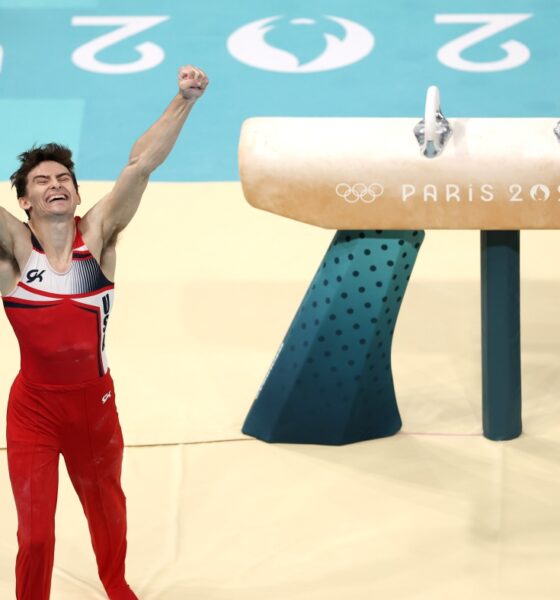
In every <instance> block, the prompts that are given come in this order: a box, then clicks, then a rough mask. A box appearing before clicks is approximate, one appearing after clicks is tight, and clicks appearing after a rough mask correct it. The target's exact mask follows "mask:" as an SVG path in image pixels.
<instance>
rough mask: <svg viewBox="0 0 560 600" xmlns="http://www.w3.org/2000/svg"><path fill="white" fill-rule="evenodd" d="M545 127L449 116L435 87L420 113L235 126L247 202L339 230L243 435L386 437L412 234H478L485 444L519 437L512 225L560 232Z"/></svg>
mask: <svg viewBox="0 0 560 600" xmlns="http://www.w3.org/2000/svg"><path fill="white" fill-rule="evenodd" d="M555 125H556V122H555V120H553V119H513V118H511V119H510V118H507V119H505V118H504V119H481V118H473V119H467V118H457V119H449V121H447V119H445V117H444V116H443V115H442V113H441V109H440V106H439V92H438V90H437V88H434V87H432V88H430V89H429V90H428V95H427V100H426V110H425V115H424V120H422V121H420V123H418V122H417V120H415V119H408V118H406V119H405V118H403V119H401V118H391V119H385V118H252V119H248V120H247V121H245V123H244V124H243V127H242V130H241V137H240V144H239V168H240V176H241V184H242V187H243V193H244V195H245V198H246V199H247V201H248V202H249V203H250V204H251V205H252V206H254V207H256V208H260V209H263V210H267V211H270V212H272V213H275V214H278V215H282V216H284V217H288V218H291V219H296V220H298V221H302V222H304V223H308V224H310V225H315V226H319V227H324V228H328V229H336V230H338V231H337V233H336V234H335V236H334V239H333V241H332V243H331V245H330V246H329V248H328V250H327V252H326V254H325V256H324V259H323V260H322V262H321V264H320V266H319V268H318V270H317V273H316V274H315V276H314V278H313V280H312V282H311V285H310V287H309V289H308V291H307V293H306V294H305V296H304V298H303V300H302V302H301V305H300V307H299V309H298V311H297V313H296V315H295V317H294V319H293V322H292V324H291V326H290V328H289V330H288V332H287V333H286V336H285V338H284V340H283V342H282V344H281V346H280V349H279V350H278V352H277V355H276V357H275V359H274V361H273V364H272V366H271V367H270V370H269V372H268V374H267V376H266V379H265V381H264V383H263V384H262V387H261V389H260V390H259V392H258V395H257V397H256V399H255V401H254V403H253V405H252V407H251V409H250V411H249V414H248V415H247V418H246V420H245V423H244V426H243V432H244V433H246V434H248V435H251V436H254V437H256V438H259V439H262V440H265V441H268V442H287V443H312V444H330V445H340V444H347V443H351V442H357V441H362V440H368V439H374V438H380V437H385V436H389V435H393V434H395V433H396V432H398V431H399V429H400V427H401V419H400V415H399V410H398V407H397V402H396V398H395V392H394V386H393V377H392V372H391V342H392V337H393V332H394V329H395V325H396V320H397V316H398V312H399V308H400V305H401V302H402V299H403V296H404V292H405V290H406V287H407V283H408V280H409V279H410V275H411V272H412V268H413V266H414V262H415V259H416V256H417V253H418V251H419V249H420V246H421V244H422V241H423V238H424V231H423V230H424V229H479V230H480V231H481V289H482V298H481V309H482V426H483V433H484V435H485V436H486V437H487V438H489V439H491V440H508V439H513V438H515V437H517V436H519V435H520V434H521V431H522V420H521V351H520V334H519V331H520V316H519V231H520V230H521V229H558V228H560V185H559V184H560V144H559V136H560V128H559V127H557V128H556V129H555ZM413 132H414V134H413ZM414 136H416V140H417V141H415V140H414ZM419 145H420V148H419Z"/></svg>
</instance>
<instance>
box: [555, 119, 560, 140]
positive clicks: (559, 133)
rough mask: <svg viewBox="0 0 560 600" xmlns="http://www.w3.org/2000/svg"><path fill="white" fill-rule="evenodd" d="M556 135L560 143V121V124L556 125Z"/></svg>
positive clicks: (559, 122)
mask: <svg viewBox="0 0 560 600" xmlns="http://www.w3.org/2000/svg"><path fill="white" fill-rule="evenodd" d="M554 133H555V135H556V138H557V139H558V141H559V142H560V121H558V123H556V127H555V128H554Z"/></svg>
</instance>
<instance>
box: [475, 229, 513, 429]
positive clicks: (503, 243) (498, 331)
mask: <svg viewBox="0 0 560 600" xmlns="http://www.w3.org/2000/svg"><path fill="white" fill-rule="evenodd" d="M480 242H481V248H480V250H481V253H480V256H481V280H482V286H481V291H482V427H483V431H484V435H485V436H486V437H487V438H489V439H491V440H511V439H513V438H516V437H518V436H519V435H520V434H521V358H520V357H521V348H520V336H519V321H520V319H519V231H481V238H480Z"/></svg>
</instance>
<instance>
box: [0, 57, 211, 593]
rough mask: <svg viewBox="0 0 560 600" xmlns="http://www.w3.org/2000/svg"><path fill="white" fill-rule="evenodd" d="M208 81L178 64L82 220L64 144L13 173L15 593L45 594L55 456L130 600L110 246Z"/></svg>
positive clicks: (4, 271) (1, 228)
mask: <svg viewBox="0 0 560 600" xmlns="http://www.w3.org/2000/svg"><path fill="white" fill-rule="evenodd" d="M207 85H208V78H207V77H206V75H205V73H204V72H203V71H202V70H200V69H198V68H196V67H193V66H190V65H188V66H185V67H181V68H180V69H179V91H178V93H177V95H176V96H175V97H174V98H173V100H172V101H171V103H170V104H169V106H168V107H167V109H166V110H165V112H164V113H163V115H162V116H161V117H160V118H159V119H158V120H157V121H156V122H155V123H154V124H153V125H152V127H151V128H150V129H149V130H148V131H147V132H146V133H144V135H142V137H140V139H139V140H138V141H137V142H136V143H135V144H134V146H133V147H132V150H131V153H130V157H129V161H128V164H127V165H126V166H125V167H124V169H123V171H122V172H121V174H120V175H119V177H118V179H117V181H116V183H115V185H114V187H113V189H112V190H111V192H109V194H107V195H106V196H105V197H104V198H102V199H101V200H100V201H99V202H97V204H95V205H94V206H93V207H92V208H91V209H90V210H89V211H88V212H87V213H86V214H85V215H84V217H83V218H80V217H77V216H75V212H76V208H77V206H78V204H80V202H81V200H80V195H79V193H78V183H77V181H76V176H75V174H74V163H73V161H72V154H71V152H70V150H68V149H67V148H65V147H63V146H60V145H57V144H46V145H44V146H40V147H38V148H32V149H31V150H29V151H27V152H24V153H23V154H21V155H20V157H19V159H20V161H21V164H20V167H19V169H18V170H17V171H16V172H15V173H13V175H12V176H11V181H12V185H13V186H15V188H16V192H17V196H18V201H19V205H20V207H21V208H22V209H24V210H25V211H26V213H27V216H28V222H27V223H25V224H23V223H21V222H19V221H18V220H17V219H16V218H15V217H13V216H12V215H11V214H10V213H8V212H7V211H6V210H5V209H4V208H2V207H0V293H1V294H2V297H3V298H2V299H3V304H4V308H5V310H6V314H7V316H8V319H9V321H10V323H11V325H12V326H13V328H14V331H15V334H16V336H17V339H18V342H19V346H20V352H21V370H20V372H19V374H18V375H17V377H16V379H15V381H14V383H13V385H12V388H11V391H10V396H9V400H8V411H7V431H6V438H7V448H8V469H9V474H10V481H11V485H12V491H13V495H14V499H15V503H16V509H17V515H18V531H17V539H18V547H19V550H18V554H17V559H16V597H17V599H18V600H48V598H49V595H50V587H51V579H52V568H53V559H54V543H55V531H54V523H55V520H54V519H55V510H56V501H57V492H58V460H59V454H62V456H63V457H64V461H65V463H66V467H67V469H68V474H69V476H70V479H71V481H72V484H73V486H74V489H75V490H76V492H77V494H78V496H79V498H80V502H81V503H82V506H83V509H84V512H85V515H86V518H87V522H88V526H89V531H90V534H91V540H92V545H93V550H94V552H95V557H96V561H97V567H98V572H99V577H100V579H101V582H102V584H103V587H104V588H105V591H106V592H107V596H108V597H109V598H110V599H111V600H131V599H137V596H136V595H135V594H134V592H133V591H132V590H131V589H130V587H129V586H128V584H127V582H126V579H125V556H126V499H125V496H124V494H123V491H122V488H121V483H120V478H121V465H122V457H123V438H122V433H121V428H120V424H119V419H118V415H117V410H116V406H115V390H114V387H113V381H112V379H111V375H110V373H109V368H108V366H107V359H106V356H105V333H106V328H107V321H108V318H109V313H110V311H111V308H112V306H113V293H114V290H113V288H114V284H113V281H114V276H115V265H116V251H115V246H116V241H117V236H118V235H119V233H120V232H121V231H122V230H123V229H124V228H125V227H126V226H127V225H128V223H129V222H130V220H131V219H132V217H133V216H134V214H135V213H136V210H137V209H138V205H139V203H140V199H141V197H142V194H143V192H144V190H145V189H146V185H147V183H148V179H149V177H150V174H151V173H152V171H154V169H156V168H157V167H158V166H159V165H160V164H161V163H162V162H163V161H164V160H165V159H166V157H167V155H168V154H169V152H170V151H171V149H172V147H173V145H174V143H175V141H176V139H177V137H178V135H179V132H180V131H181V128H182V127H183V124H184V123H185V120H186V119H187V117H188V115H189V113H190V111H191V109H192V107H193V105H194V103H195V102H196V101H197V99H198V98H200V97H201V96H202V95H203V93H204V91H205V89H206V86H207Z"/></svg>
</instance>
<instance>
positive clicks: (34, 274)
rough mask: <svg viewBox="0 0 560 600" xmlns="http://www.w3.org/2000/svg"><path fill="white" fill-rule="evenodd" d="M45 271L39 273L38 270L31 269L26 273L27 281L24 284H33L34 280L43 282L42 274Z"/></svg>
mask: <svg viewBox="0 0 560 600" xmlns="http://www.w3.org/2000/svg"><path fill="white" fill-rule="evenodd" d="M44 272H45V270H44V269H43V270H42V271H39V269H32V270H31V271H27V281H26V283H33V282H34V281H35V280H36V279H38V280H39V281H43V274H44Z"/></svg>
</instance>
